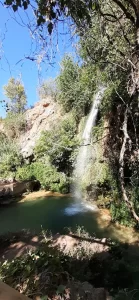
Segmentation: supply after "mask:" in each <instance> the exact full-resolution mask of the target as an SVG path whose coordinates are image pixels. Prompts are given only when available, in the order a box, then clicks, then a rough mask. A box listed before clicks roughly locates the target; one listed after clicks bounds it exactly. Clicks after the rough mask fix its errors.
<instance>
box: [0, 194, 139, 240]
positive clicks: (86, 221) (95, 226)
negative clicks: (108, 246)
mask: <svg viewBox="0 0 139 300" xmlns="http://www.w3.org/2000/svg"><path fill="white" fill-rule="evenodd" d="M107 217H108V218H107ZM108 219H109V216H107V213H106V210H104V211H95V210H94V209H93V208H91V207H90V206H88V207H83V206H80V203H75V200H74V198H72V197H51V196H50V197H42V198H38V199H34V200H31V201H27V200H25V201H24V202H18V203H15V204H12V205H9V206H5V207H1V208H0V234H4V233H7V232H17V231H20V230H22V229H30V230H35V231H36V232H40V230H41V228H43V229H48V230H51V232H52V233H53V234H55V233H57V232H59V233H61V234H62V233H65V229H66V228H67V227H68V228H71V230H75V229H76V227H77V226H80V227H81V226H83V227H84V228H85V230H86V231H88V232H89V233H90V234H94V235H95V236H96V237H100V238H103V237H109V238H112V239H117V240H120V241H126V242H130V241H132V240H133V241H134V240H137V239H139V234H138V233H137V232H135V231H133V230H132V229H130V228H127V229H126V231H125V228H124V227H121V226H116V225H113V224H110V222H109V221H108Z"/></svg>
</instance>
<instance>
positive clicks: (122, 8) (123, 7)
mask: <svg viewBox="0 0 139 300" xmlns="http://www.w3.org/2000/svg"><path fill="white" fill-rule="evenodd" d="M113 2H115V3H116V4H117V5H118V6H119V7H120V8H121V10H122V11H123V12H124V14H125V16H126V18H127V19H129V20H130V21H131V22H132V24H134V25H135V19H134V17H133V16H132V15H131V13H130V12H129V11H128V10H127V9H126V8H125V6H124V5H123V4H122V3H121V1H119V0H113Z"/></svg>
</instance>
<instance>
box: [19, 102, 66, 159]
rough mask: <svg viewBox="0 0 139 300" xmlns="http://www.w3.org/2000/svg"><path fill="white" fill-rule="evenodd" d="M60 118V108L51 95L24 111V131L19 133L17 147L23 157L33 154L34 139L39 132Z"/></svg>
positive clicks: (37, 136)
mask: <svg viewBox="0 0 139 300" xmlns="http://www.w3.org/2000/svg"><path fill="white" fill-rule="evenodd" d="M60 118H61V113H60V108H59V106H58V104H57V103H56V102H54V100H53V99H52V98H51V97H47V98H46V99H43V100H41V101H39V102H37V103H36V104H35V106H34V107H33V108H31V109H28V110H27V111H26V112H25V119H26V131H25V132H24V133H22V134H21V136H20V140H19V147H20V149H21V154H22V155H23V157H24V158H28V157H30V156H31V155H32V154H33V149H34V146H35V144H36V141H37V140H38V139H39V138H40V135H41V132H42V131H44V130H50V129H51V127H52V125H54V124H56V123H57V121H58V120H59V119H60Z"/></svg>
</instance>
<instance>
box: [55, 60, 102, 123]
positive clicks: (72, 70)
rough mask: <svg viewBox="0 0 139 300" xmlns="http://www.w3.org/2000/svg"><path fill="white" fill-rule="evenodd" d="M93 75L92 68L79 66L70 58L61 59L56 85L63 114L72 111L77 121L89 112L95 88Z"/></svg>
mask: <svg viewBox="0 0 139 300" xmlns="http://www.w3.org/2000/svg"><path fill="white" fill-rule="evenodd" d="M94 75H95V72H94V69H93V68H91V67H86V66H84V65H82V66H79V65H78V64H77V63H76V62H74V61H73V59H72V58H71V57H70V56H66V57H65V58H64V59H63V61H62V63H61V71H60V74H59V76H58V77H57V84H58V91H59V94H58V102H59V103H60V104H61V105H62V107H63V109H64V111H65V112H69V111H71V110H73V111H74V114H75V115H76V117H78V119H80V117H81V116H84V115H86V114H87V113H88V112H89V110H90V106H91V105H92V97H93V92H94V90H95V88H96V79H95V76H94Z"/></svg>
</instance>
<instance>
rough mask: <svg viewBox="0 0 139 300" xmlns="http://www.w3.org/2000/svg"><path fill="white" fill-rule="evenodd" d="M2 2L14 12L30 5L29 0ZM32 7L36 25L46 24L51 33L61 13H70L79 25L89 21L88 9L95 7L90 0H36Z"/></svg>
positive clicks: (7, 0) (67, 14)
mask: <svg viewBox="0 0 139 300" xmlns="http://www.w3.org/2000/svg"><path fill="white" fill-rule="evenodd" d="M4 4H5V5H7V6H10V7H11V8H12V9H13V11H14V12H16V11H17V10H18V8H22V9H23V10H26V9H27V8H28V7H29V5H31V3H30V1H29V0H18V1H16V2H14V0H6V1H5V2H4ZM31 7H32V6H31ZM32 9H33V12H34V15H35V16H36V21H37V25H38V26H40V27H41V28H42V25H43V24H46V26H47V30H48V33H49V34H51V33H52V31H53V28H55V26H56V24H57V23H58V22H59V19H60V17H63V14H65V15H66V16H69V15H71V17H72V18H73V20H76V21H77V23H78V24H80V25H81V26H83V25H84V24H86V23H90V14H89V11H90V10H92V9H93V10H94V9H95V3H93V4H92V1H89V3H86V1H85V0H82V1H79V0H76V1H74V2H71V1H70V2H69V1H68V0H64V1H63V0H58V1H49V0H48V1H47V2H45V1H44V0H38V1H37V2H36V5H35V7H34V8H33V7H32ZM54 24H55V26H54ZM35 26H36V24H35ZM83 28H84V26H83ZM46 32H47V31H46Z"/></svg>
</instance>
